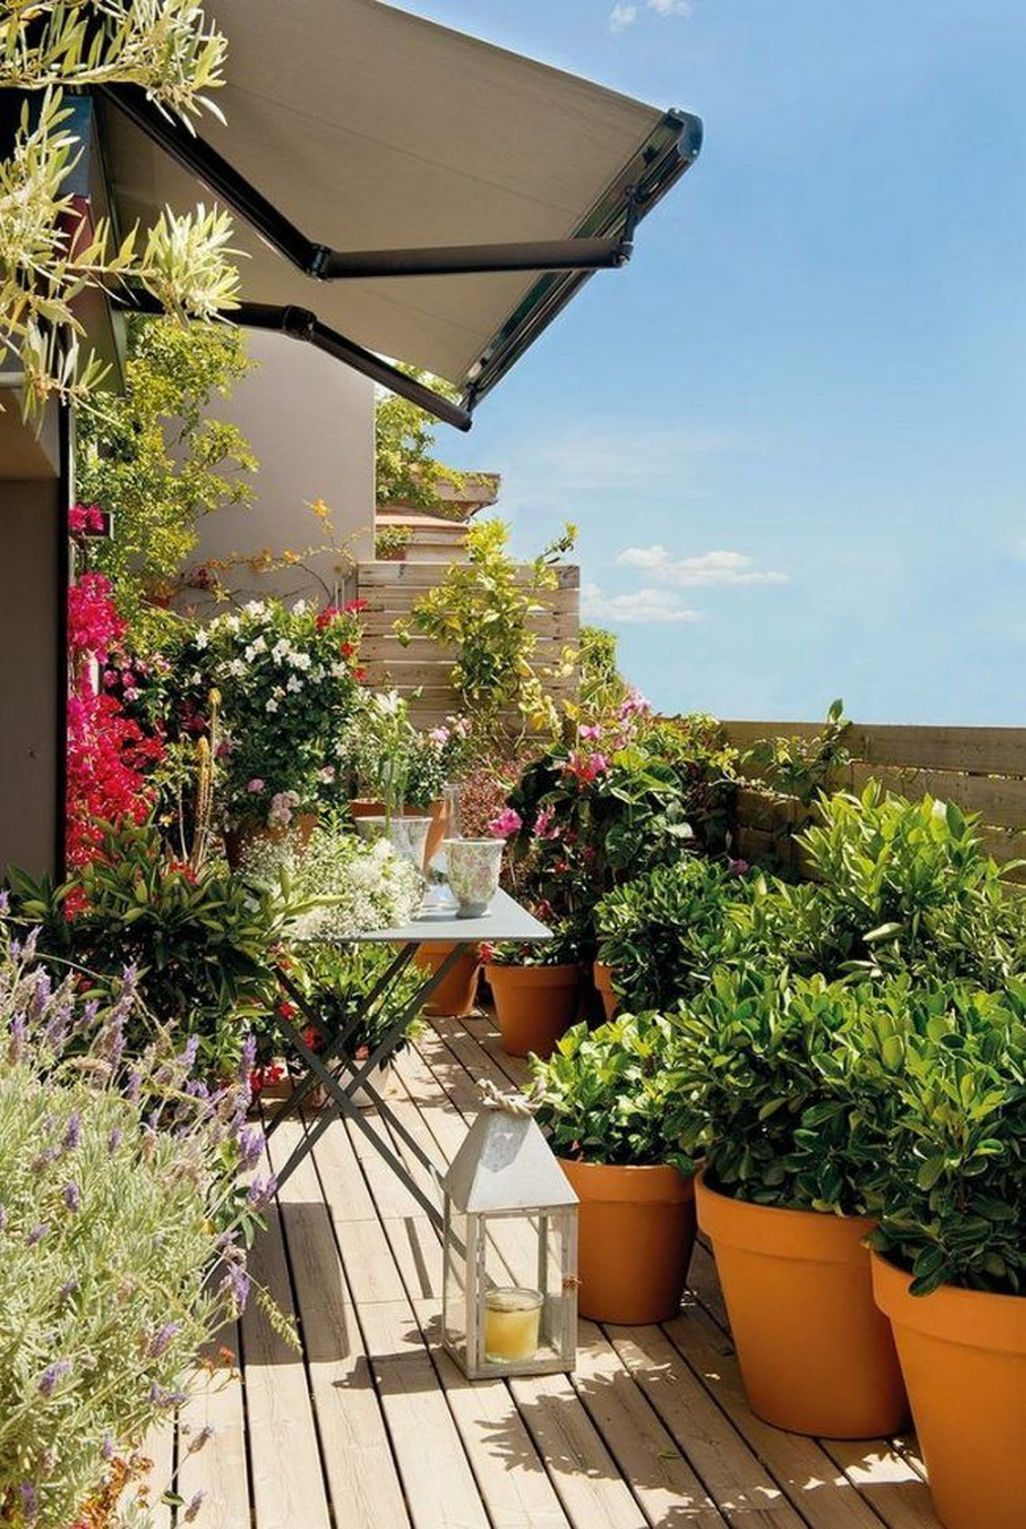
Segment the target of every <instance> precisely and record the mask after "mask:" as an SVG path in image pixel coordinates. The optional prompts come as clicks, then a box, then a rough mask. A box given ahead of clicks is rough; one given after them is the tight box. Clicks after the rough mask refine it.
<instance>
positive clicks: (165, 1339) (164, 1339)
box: [149, 1322, 182, 1359]
mask: <svg viewBox="0 0 1026 1529" xmlns="http://www.w3.org/2000/svg"><path fill="white" fill-rule="evenodd" d="M181 1330H182V1324H181V1323H180V1322H165V1323H164V1325H163V1327H158V1328H157V1331H156V1332H155V1333H154V1334H153V1337H152V1338H151V1339H150V1342H149V1355H150V1358H151V1359H159V1358H160V1356H161V1354H163V1353H164V1352H165V1351H166V1350H167V1347H168V1345H169V1344H170V1343H172V1342H173V1341H174V1340H175V1338H177V1337H178V1334H179V1333H180V1332H181Z"/></svg>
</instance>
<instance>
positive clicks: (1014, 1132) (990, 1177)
mask: <svg viewBox="0 0 1026 1529" xmlns="http://www.w3.org/2000/svg"><path fill="white" fill-rule="evenodd" d="M860 1018H861V1022H860V1034H859V1037H858V1051H859V1064H858V1090H857V1101H858V1107H859V1112H860V1114H861V1116H862V1118H863V1119H865V1120H867V1121H868V1122H869V1124H870V1126H871V1127H872V1129H874V1131H875V1132H876V1133H877V1134H878V1136H879V1139H880V1148H879V1151H878V1153H877V1154H876V1155H875V1156H874V1157H873V1159H871V1160H869V1161H867V1162H866V1163H865V1165H864V1177H863V1183H864V1186H865V1188H866V1191H867V1198H868V1201H869V1204H870V1207H871V1208H872V1209H873V1210H874V1212H875V1213H876V1214H878V1216H879V1218H880V1219H879V1226H878V1228H877V1230H876V1232H875V1233H874V1235H873V1243H874V1245H875V1246H876V1247H877V1248H878V1249H879V1250H880V1251H881V1252H883V1253H885V1254H886V1255H887V1256H888V1257H890V1258H891V1259H893V1260H894V1261H895V1262H896V1263H898V1264H899V1265H901V1266H902V1267H903V1268H905V1269H908V1270H909V1271H910V1272H911V1273H912V1274H913V1276H914V1279H913V1284H912V1291H913V1293H915V1294H928V1293H929V1292H930V1291H932V1290H934V1289H936V1288H937V1286H938V1285H941V1284H950V1285H958V1286H962V1287H965V1288H968V1289H970V1290H986V1291H991V1292H995V1293H998V1294H1003V1295H1024V1294H1026V983H1024V982H1023V981H1022V980H1021V979H1018V980H1015V981H1013V982H1010V983H1009V984H1008V986H1007V988H1006V989H1005V990H1004V991H1003V992H1001V993H985V992H981V991H979V990H978V989H976V990H974V989H971V988H968V987H966V986H964V985H956V986H954V987H948V988H941V989H934V990H933V991H928V990H923V989H916V988H913V987H912V986H911V985H910V984H908V983H900V984H898V985H896V986H892V987H891V989H890V991H889V992H888V993H887V994H886V995H883V996H882V997H881V999H880V1000H879V1001H877V1002H876V1003H874V1004H873V1005H871V1006H866V1007H865V1008H864V1009H863V1012H862V1014H861V1017H860Z"/></svg>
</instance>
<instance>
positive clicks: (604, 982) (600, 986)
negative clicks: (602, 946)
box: [591, 961, 620, 1019]
mask: <svg viewBox="0 0 1026 1529" xmlns="http://www.w3.org/2000/svg"><path fill="white" fill-rule="evenodd" d="M591 980H592V981H593V982H594V984H595V991H596V993H598V995H599V997H600V998H601V1000H602V1013H603V1015H604V1016H605V1018H606V1019H613V1018H614V1017H615V1015H616V1011H617V1009H618V1008H619V1007H620V999H619V996H618V994H616V993H614V992H613V968H612V967H611V966H607V965H606V963H605V962H604V961H596V962H594V964H593V965H592V968H591Z"/></svg>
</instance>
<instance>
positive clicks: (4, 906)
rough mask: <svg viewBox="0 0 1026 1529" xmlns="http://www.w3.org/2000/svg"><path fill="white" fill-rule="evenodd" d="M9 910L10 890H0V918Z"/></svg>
mask: <svg viewBox="0 0 1026 1529" xmlns="http://www.w3.org/2000/svg"><path fill="white" fill-rule="evenodd" d="M10 911H11V894H10V892H0V918H5V917H6V916H7V914H8V913H10Z"/></svg>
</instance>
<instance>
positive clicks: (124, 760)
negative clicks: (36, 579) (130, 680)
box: [65, 573, 164, 867]
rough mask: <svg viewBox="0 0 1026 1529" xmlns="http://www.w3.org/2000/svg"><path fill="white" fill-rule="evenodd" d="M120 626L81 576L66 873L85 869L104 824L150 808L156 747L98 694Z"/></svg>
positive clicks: (103, 586)
mask: <svg viewBox="0 0 1026 1529" xmlns="http://www.w3.org/2000/svg"><path fill="white" fill-rule="evenodd" d="M124 632H125V624H124V622H123V621H122V620H121V618H120V616H119V615H118V613H117V611H116V609H115V607H114V602H113V599H112V597H111V588H110V584H109V582H108V581H107V579H106V578H104V576H103V574H101V573H86V574H83V575H82V577H81V578H80V579H79V580H78V581H77V582H76V583H75V584H73V585H72V586H71V588H70V589H69V590H68V649H69V656H70V659H71V691H70V694H69V696H68V707H67V718H68V746H67V806H66V818H65V848H66V854H67V861H68V865H69V866H72V867H73V866H81V865H87V864H88V863H89V862H90V861H91V860H94V859H95V858H96V856H97V854H98V853H99V849H100V845H101V843H102V840H103V826H102V825H103V824H107V823H110V824H117V823H119V822H123V821H125V820H126V819H128V820H130V821H131V822H133V823H142V822H144V821H145V820H146V818H147V816H148V815H149V813H150V811H151V809H152V807H153V802H154V793H153V790H152V787H151V786H150V785H149V783H148V781H147V774H148V772H149V771H150V770H151V769H152V768H153V766H154V765H155V764H157V763H158V762H159V761H160V760H161V759H162V758H163V756H164V743H163V740H162V739H161V738H160V737H159V736H156V735H147V734H146V733H144V732H143V730H142V728H141V727H140V726H139V725H138V723H136V722H134V721H132V719H131V718H130V717H126V716H125V713H124V710H123V708H122V704H121V701H120V700H119V699H118V698H117V697H116V696H114V695H110V694H108V693H104V692H102V691H100V690H99V688H98V680H99V678H100V676H101V675H102V676H103V683H104V685H105V686H108V687H109V685H110V679H109V676H110V675H111V674H112V673H113V672H114V671H115V670H116V660H115V659H114V658H113V657H112V653H111V650H112V648H113V647H114V646H115V644H116V643H118V642H120V640H121V638H122V637H123V636H124Z"/></svg>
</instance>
